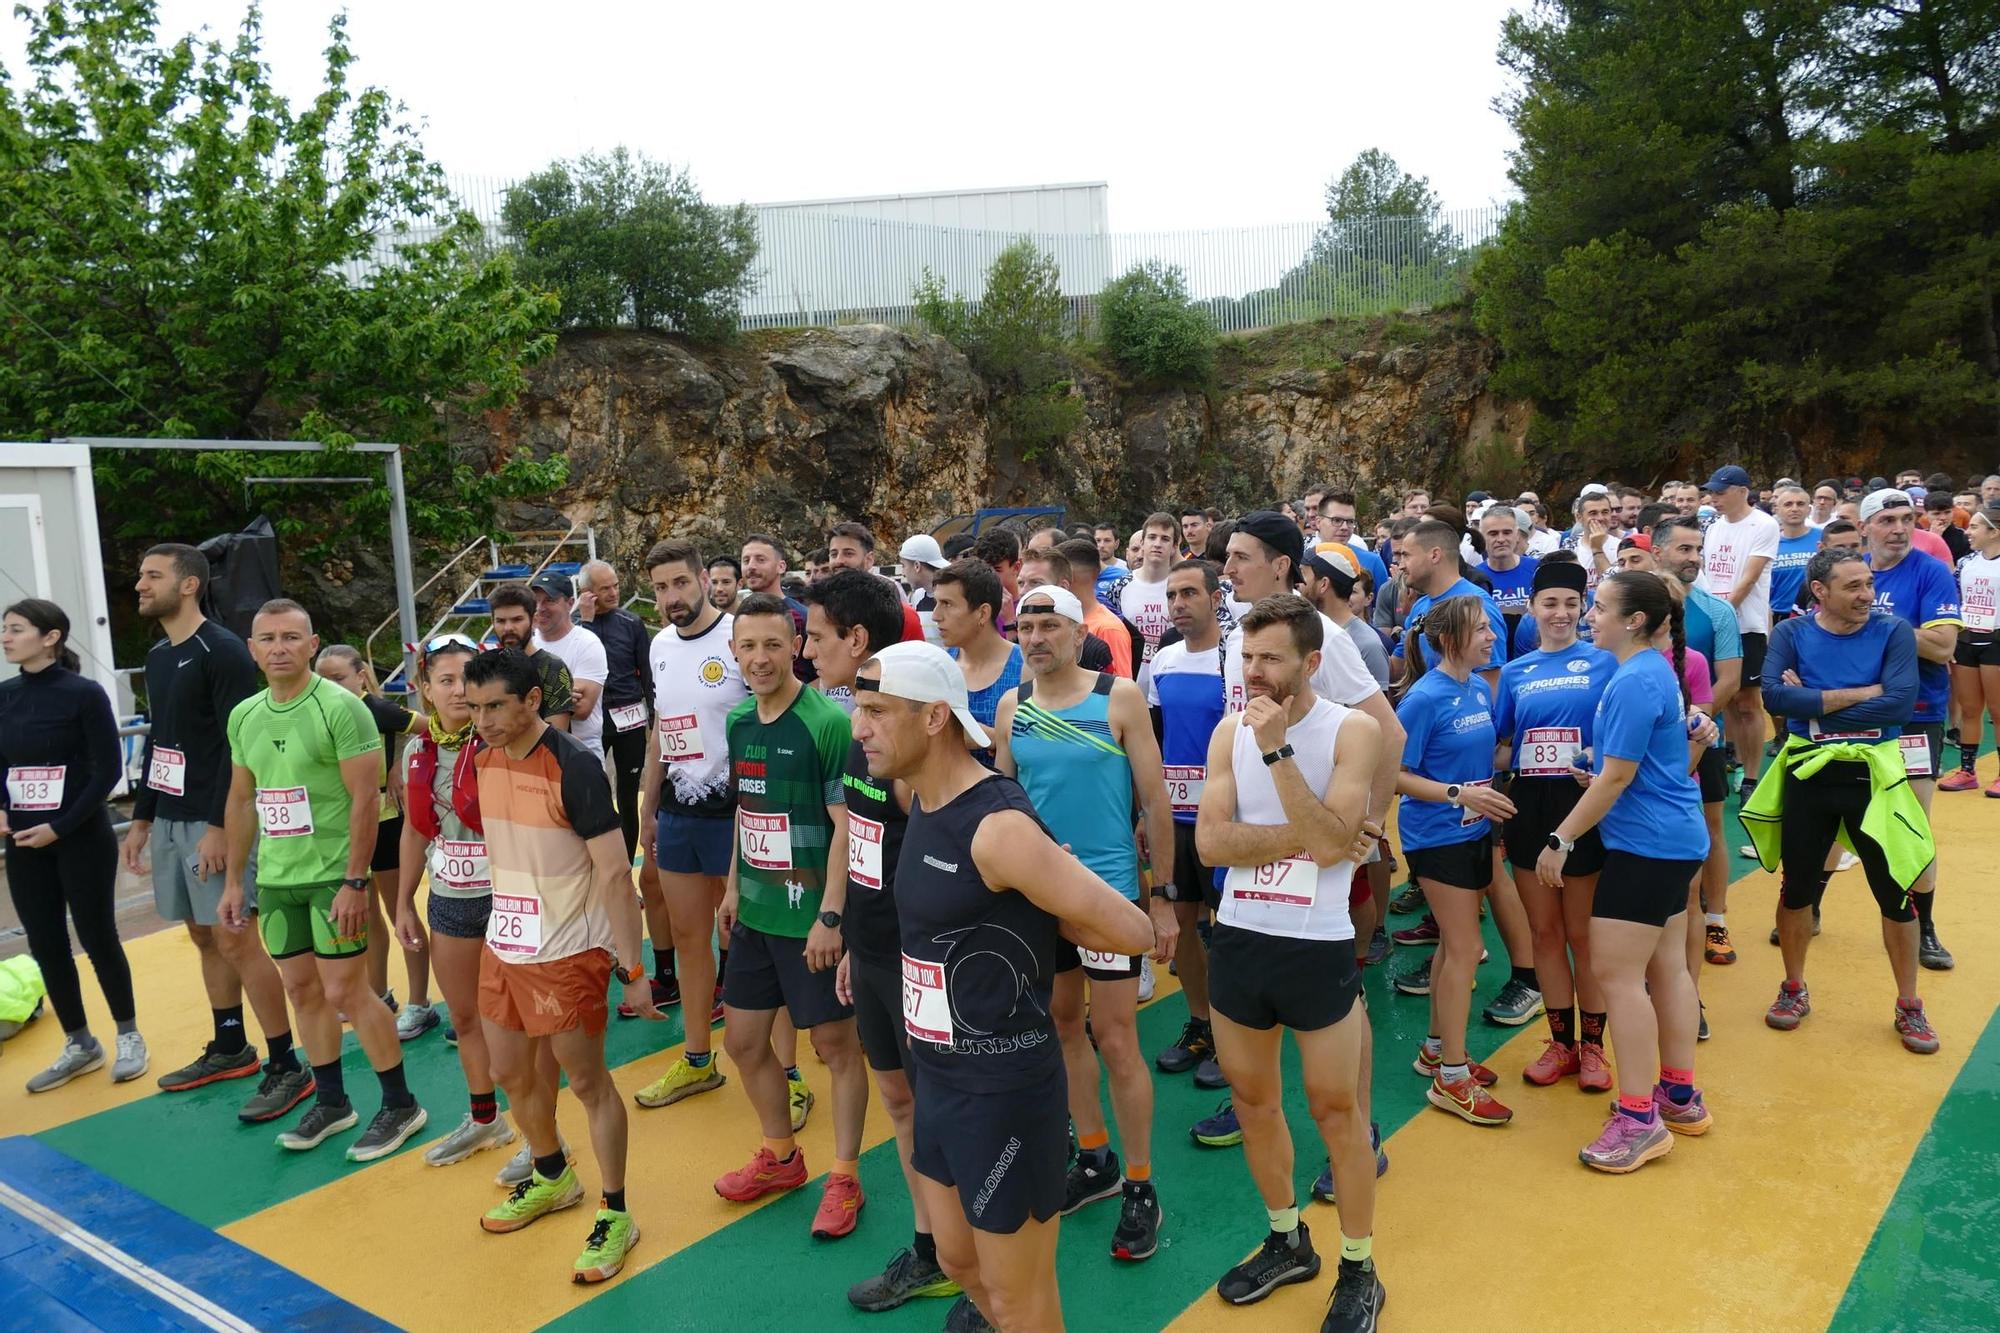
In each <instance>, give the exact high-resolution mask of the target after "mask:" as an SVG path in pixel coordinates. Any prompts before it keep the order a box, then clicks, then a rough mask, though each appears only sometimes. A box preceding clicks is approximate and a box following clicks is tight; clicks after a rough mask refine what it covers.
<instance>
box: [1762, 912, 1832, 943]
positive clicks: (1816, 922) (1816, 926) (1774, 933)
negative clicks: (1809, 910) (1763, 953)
mask: <svg viewBox="0 0 2000 1333" xmlns="http://www.w3.org/2000/svg"><path fill="white" fill-rule="evenodd" d="M1819 932H1820V919H1819V908H1818V907H1817V906H1815V907H1814V908H1813V935H1814V936H1815V937H1817V936H1818V935H1819ZM1777 943H1778V928H1777V927H1776V926H1773V927H1771V945H1772V947H1773V948H1775V947H1776V946H1777Z"/></svg>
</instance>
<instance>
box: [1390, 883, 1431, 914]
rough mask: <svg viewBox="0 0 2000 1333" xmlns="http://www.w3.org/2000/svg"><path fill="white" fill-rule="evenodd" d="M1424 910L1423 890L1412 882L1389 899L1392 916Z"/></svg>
mask: <svg viewBox="0 0 2000 1333" xmlns="http://www.w3.org/2000/svg"><path fill="white" fill-rule="evenodd" d="M1423 910H1424V891H1423V890H1422V889H1421V888H1419V887H1417V885H1415V884H1414V883H1413V884H1411V885H1409V886H1408V887H1407V888H1405V889H1404V890H1403V891H1402V892H1401V893H1399V894H1397V895H1396V896H1395V897H1393V898H1391V899H1390V900H1389V912H1390V914H1391V915H1392V916H1408V915H1409V914H1410V913H1412V912H1421V911H1423Z"/></svg>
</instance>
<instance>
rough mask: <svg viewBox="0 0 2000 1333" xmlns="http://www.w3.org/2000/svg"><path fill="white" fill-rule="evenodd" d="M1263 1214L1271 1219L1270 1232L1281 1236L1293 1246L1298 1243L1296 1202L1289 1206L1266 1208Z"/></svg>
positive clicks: (1297, 1209)
mask: <svg viewBox="0 0 2000 1333" xmlns="http://www.w3.org/2000/svg"><path fill="white" fill-rule="evenodd" d="M1264 1215H1265V1216H1266V1217H1268V1218H1270V1219H1271V1231H1272V1234H1274V1235H1279V1236H1283V1237H1284V1238H1285V1239H1286V1240H1288V1241H1290V1242H1291V1243H1292V1244H1293V1245H1295V1246H1296V1245H1297V1244H1298V1243H1299V1206H1298V1205H1297V1204H1293V1205H1292V1206H1291V1207H1289V1208H1266V1209H1265V1210H1264Z"/></svg>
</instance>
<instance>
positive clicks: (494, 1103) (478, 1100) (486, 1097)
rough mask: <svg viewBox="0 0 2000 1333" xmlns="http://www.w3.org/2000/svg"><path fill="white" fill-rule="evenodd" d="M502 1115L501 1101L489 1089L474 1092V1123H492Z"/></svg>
mask: <svg viewBox="0 0 2000 1333" xmlns="http://www.w3.org/2000/svg"><path fill="white" fill-rule="evenodd" d="M499 1116H500V1101H499V1098H497V1097H496V1096H494V1094H493V1092H492V1091H491V1090H490V1089H489V1090H488V1091H486V1092H475V1093H473V1094H472V1123H473V1124H475V1125H490V1124H492V1123H493V1122H494V1121H495V1120H496V1119H498V1118H499Z"/></svg>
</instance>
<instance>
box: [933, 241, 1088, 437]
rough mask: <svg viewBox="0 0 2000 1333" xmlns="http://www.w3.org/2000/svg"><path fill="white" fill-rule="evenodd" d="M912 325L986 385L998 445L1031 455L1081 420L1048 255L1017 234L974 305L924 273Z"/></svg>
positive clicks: (1063, 301)
mask: <svg viewBox="0 0 2000 1333" xmlns="http://www.w3.org/2000/svg"><path fill="white" fill-rule="evenodd" d="M913 302H914V304H915V307H916V314H917V320H918V322H919V323H920V324H922V325H923V326H924V327H925V328H927V329H929V330H930V331H931V332H933V333H936V334H939V335H940V336H942V337H944V338H946V339H948V340H950V341H951V342H952V343H954V344H955V345H956V346H957V347H958V349H959V350H960V351H962V352H964V353H965V355H966V358H967V359H968V360H970V361H971V362H972V364H973V367H974V369H976V370H978V371H979V373H980V375H981V377H982V378H984V379H985V380H986V383H987V386H988V388H989V389H991V390H992V394H993V398H992V403H991V407H990V409H989V413H990V419H991V426H992V428H993V431H994V434H995V436H996V438H997V439H998V440H999V442H1000V443H1002V444H1005V445H1009V446H1012V447H1013V448H1015V449H1017V450H1019V451H1020V452H1021V454H1022V455H1023V456H1024V457H1030V458H1032V457H1034V456H1036V455H1037V454H1039V453H1040V452H1042V451H1043V450H1045V449H1047V448H1048V447H1050V446H1051V445H1054V444H1056V443H1058V442H1060V441H1061V440H1062V439H1063V438H1064V437H1066V436H1067V435H1068V434H1069V433H1070V432H1071V431H1073V430H1075V429H1076V428H1077V426H1078V425H1080V424H1081V423H1082V421H1083V402H1082V400H1081V399H1080V398H1079V397H1077V395H1076V394H1074V393H1073V392H1072V391H1071V390H1072V387H1073V386H1072V384H1071V381H1070V378H1069V361H1068V351H1067V336H1068V329H1069V319H1070V314H1069V301H1068V299H1067V298H1066V297H1064V295H1063V293H1062V273H1061V270H1060V269H1059V268H1058V267H1057V265H1056V261H1055V257H1054V256H1053V255H1046V254H1043V253H1042V252H1041V251H1040V250H1039V249H1037V248H1036V246H1035V243H1034V242H1033V241H1031V240H1028V239H1027V238H1026V237H1023V238H1022V239H1021V240H1018V241H1015V242H1014V243H1013V244H1011V245H1009V246H1008V247H1007V248H1006V249H1005V250H1002V251H1001V252H1000V253H999V255H998V256H996V257H995V258H994V260H993V263H992V264H991V265H989V266H988V268H987V270H986V285H985V288H984V289H983V290H982V291H981V293H980V296H979V300H978V301H977V302H970V301H967V300H966V299H965V297H964V295H963V294H961V293H955V292H949V291H947V290H946V288H945V285H944V282H943V280H942V279H940V278H939V277H938V276H937V275H936V274H934V273H932V272H931V271H930V270H929V269H928V268H926V269H925V270H924V275H923V278H922V280H921V281H919V282H918V284H917V288H916V291H915V293H914V296H913Z"/></svg>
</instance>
